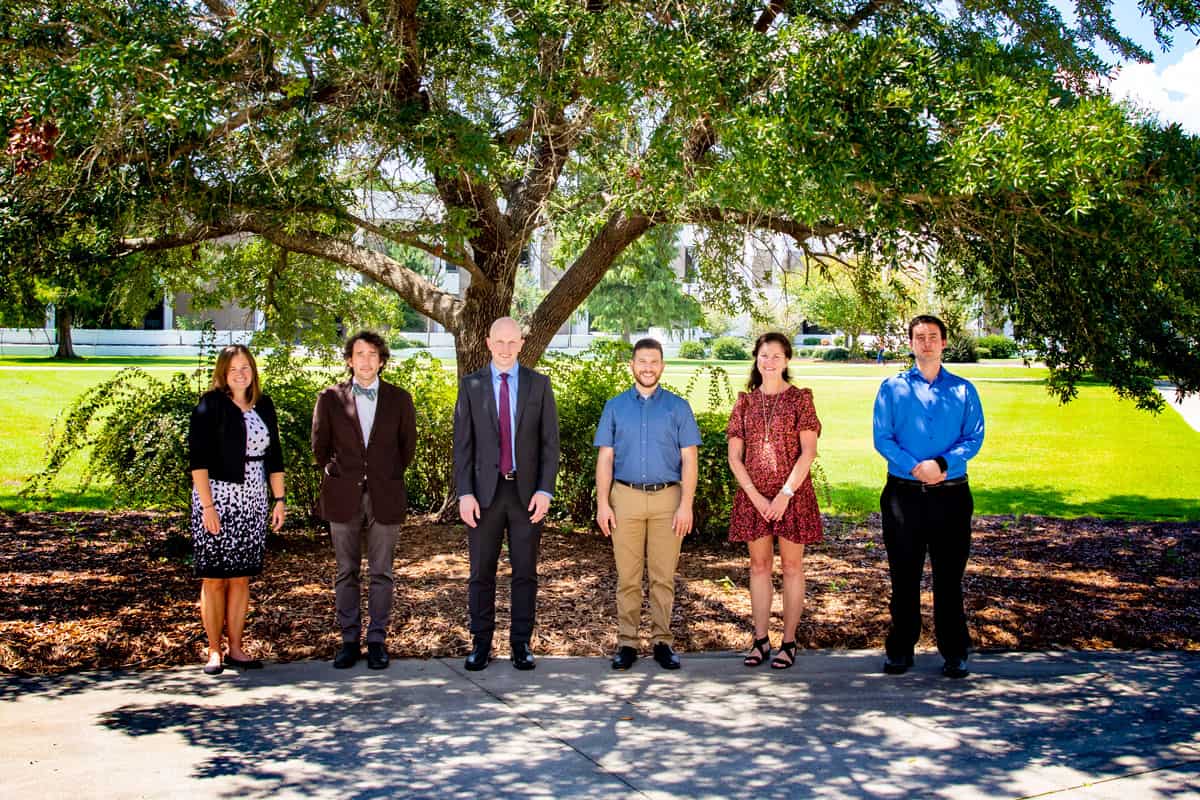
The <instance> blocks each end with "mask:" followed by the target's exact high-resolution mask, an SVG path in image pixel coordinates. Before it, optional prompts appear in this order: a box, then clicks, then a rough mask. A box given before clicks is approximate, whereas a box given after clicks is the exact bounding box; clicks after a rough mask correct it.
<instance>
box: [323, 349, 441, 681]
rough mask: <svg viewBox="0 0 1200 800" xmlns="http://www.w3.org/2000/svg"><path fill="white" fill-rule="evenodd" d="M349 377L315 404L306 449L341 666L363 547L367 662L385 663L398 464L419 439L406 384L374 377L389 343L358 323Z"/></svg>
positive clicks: (349, 644) (399, 511) (347, 659)
mask: <svg viewBox="0 0 1200 800" xmlns="http://www.w3.org/2000/svg"><path fill="white" fill-rule="evenodd" d="M343 356H344V357H345V359H346V366H347V367H348V368H349V370H350V375H351V378H350V380H348V381H346V382H345V383H339V384H337V385H336V386H330V387H329V388H328V389H325V390H324V391H323V392H321V394H320V396H318V397H317V407H316V408H315V409H314V410H313V423H312V449H313V456H314V457H315V458H316V461H317V466H318V467H319V468H320V469H321V471H322V477H321V495H320V499H319V501H318V502H319V505H318V513H319V514H320V515H321V517H322V518H323V519H326V520H328V521H329V531H330V535H331V537H332V539H333V552H334V555H335V557H336V558H337V577H336V578H335V579H334V583H333V590H334V599H335V601H336V605H337V621H338V625H339V626H340V627H341V630H342V649H341V650H340V651H338V654H337V657H336V658H335V659H334V660H333V666H334V667H336V668H338V669H346V668H348V667H352V666H354V664H355V663H356V662H357V661H358V659H359V658H360V657H361V654H362V651H361V648H360V645H359V637H360V635H361V632H362V609H361V588H360V575H361V572H362V551H363V542H364V540H365V542H366V548H367V570H368V574H369V576H370V594H369V596H368V601H367V611H368V613H369V615H370V622H369V623H368V626H367V666H369V667H370V668H371V669H383V668H384V667H386V666H387V665H388V653H387V648H386V647H385V646H384V640H385V639H386V638H387V629H388V620H389V618H390V617H391V613H392V594H393V579H392V554H393V551H394V550H395V548H396V539H397V537H398V536H399V533H400V523H402V522H404V517H405V514H406V513H407V512H408V493H407V491H406V490H405V487H404V470H405V469H406V468H407V467H408V465H409V464H410V463H412V459H413V453H414V452H415V451H416V446H417V425H416V411H415V409H414V408H413V401H412V397H411V396H410V395H409V393H408V392H406V391H404V390H403V389H401V388H400V387H398V386H394V385H392V384H390V383H387V382H386V381H383V380H381V379H380V378H379V371H380V370H381V369H383V366H384V365H385V364H386V363H387V360H388V347H387V343H386V342H384V341H383V338H382V337H381V336H379V334H377V333H373V332H371V331H360V332H359V333H356V334H354V336H352V337H350V339H349V340H348V341H347V342H346V346H345V348H344V350H343Z"/></svg>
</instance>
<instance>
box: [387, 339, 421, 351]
mask: <svg viewBox="0 0 1200 800" xmlns="http://www.w3.org/2000/svg"><path fill="white" fill-rule="evenodd" d="M420 346H421V345H419V344H417V343H416V342H413V341H410V340H408V339H405V338H404V337H403V336H393V337H392V338H391V339H388V348H390V349H391V350H408V349H409V348H411V347H420Z"/></svg>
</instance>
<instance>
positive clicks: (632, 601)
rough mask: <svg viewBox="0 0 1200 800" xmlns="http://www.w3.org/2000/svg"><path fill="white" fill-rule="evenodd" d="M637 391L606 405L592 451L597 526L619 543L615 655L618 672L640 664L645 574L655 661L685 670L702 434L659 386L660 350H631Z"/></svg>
mask: <svg viewBox="0 0 1200 800" xmlns="http://www.w3.org/2000/svg"><path fill="white" fill-rule="evenodd" d="M630 366H631V368H632V370H633V378H634V385H633V386H632V387H631V388H630V389H629V391H626V392H622V393H621V394H619V395H617V396H616V397H613V398H612V399H610V400H609V401H608V402H607V403H606V404H605V405H604V412H603V413H602V414H601V415H600V425H599V427H598V428H597V429H596V438H595V440H594V444H595V445H596V447H598V448H599V452H598V453H597V455H596V505H597V510H596V522H597V524H599V526H600V530H601V531H602V532H603V533H604V535H605V536H611V537H612V540H613V555H614V557H615V559H616V562H617V653H616V655H614V656H613V661H612V666H613V669H619V670H625V669H629V668H630V667H631V666H633V662H634V661H636V660H637V646H638V625H639V623H640V622H641V616H642V572H643V570H646V569H648V571H649V575H650V621H651V628H650V637H651V641H652V642H653V644H654V660H655V661H657V662H658V664H659V666H661V667H662V668H663V669H679V656H677V655H676V654H675V651H674V650H673V649H672V647H671V645H672V644H673V643H674V642H673V640H672V637H671V608H672V606H674V604H675V567H676V566H677V565H678V563H679V548H680V545H681V544H682V542H683V537H684V536H686V535H687V534H688V533H690V532H691V530H692V499H693V498H694V497H695V495H696V473H697V469H698V465H697V462H698V458H699V447H700V429H699V428H698V427H697V425H696V418H695V416H694V415H693V414H692V409H691V406H689V405H688V403H687V401H686V400H684V399H683V398H682V397H680V396H679V395H676V394H672V393H671V392H668V391H667V390H666V389H663V388H662V387H661V386H659V385H658V380H659V378H661V377H662V373H663V352H662V345H661V344H659V343H658V342H657V341H655V340H654V339H642V340H640V341H638V343H637V344H635V345H634V347H633V363H632V364H631V365H630Z"/></svg>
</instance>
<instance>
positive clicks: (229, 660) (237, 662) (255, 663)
mask: <svg viewBox="0 0 1200 800" xmlns="http://www.w3.org/2000/svg"><path fill="white" fill-rule="evenodd" d="M225 663H226V664H228V665H229V666H231V667H237V668H238V669H262V668H263V665H262V662H261V661H259V660H258V659H257V658H247V659H246V660H245V661H243V660H242V659H240V658H234V657H233V656H225Z"/></svg>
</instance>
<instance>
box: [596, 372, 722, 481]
mask: <svg viewBox="0 0 1200 800" xmlns="http://www.w3.org/2000/svg"><path fill="white" fill-rule="evenodd" d="M700 441H701V440H700V428H699V427H698V426H697V425H696V417H695V416H694V415H693V414H692V407H691V406H689V405H688V403H687V401H686V400H684V399H683V398H682V397H680V396H679V395H677V394H673V393H672V392H668V391H667V390H666V389H664V388H662V387H661V386H659V387H658V388H657V389H655V390H654V394H652V395H650V396H649V397H642V394H641V392H639V391H638V390H637V387H636V386H632V387H630V388H629V391H627V392H621V393H620V394H619V395H617V396H616V397H613V398H611V399H609V401H608V402H607V403H605V404H604V411H603V413H601V414H600V426H599V427H598V428H597V429H596V437H595V439H594V440H593V441H592V444H593V445H595V446H596V447H611V448H612V449H613V477H614V478H616V479H617V480H619V481H625V482H626V483H669V482H672V481H679V480H681V479H682V474H683V457H682V456H681V455H680V453H679V451H680V450H681V449H682V448H684V447H698V446H699V445H700Z"/></svg>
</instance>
